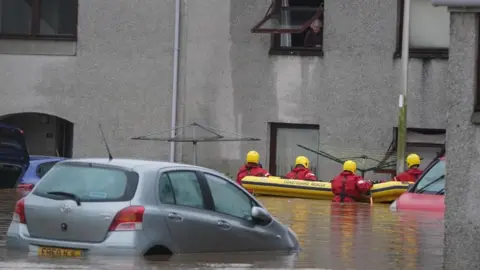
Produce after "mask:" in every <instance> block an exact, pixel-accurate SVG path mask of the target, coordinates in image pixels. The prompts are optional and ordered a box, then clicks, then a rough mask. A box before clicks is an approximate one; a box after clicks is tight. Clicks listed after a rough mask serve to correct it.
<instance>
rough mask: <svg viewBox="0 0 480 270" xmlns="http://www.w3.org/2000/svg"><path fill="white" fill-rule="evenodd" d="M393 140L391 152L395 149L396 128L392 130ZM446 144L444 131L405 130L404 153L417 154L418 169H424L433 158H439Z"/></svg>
mask: <svg viewBox="0 0 480 270" xmlns="http://www.w3.org/2000/svg"><path fill="white" fill-rule="evenodd" d="M393 134H394V140H393V142H392V143H393V147H394V148H393V150H394V151H396V149H397V138H398V128H397V127H394V128H393ZM445 142H446V130H445V129H435V128H407V138H406V153H405V155H406V156H407V155H409V154H412V153H415V154H418V155H419V156H420V157H421V159H422V163H421V164H420V169H421V170H423V169H425V167H426V166H428V165H429V164H430V163H431V162H432V161H433V160H435V158H437V157H439V156H440V155H441V154H442V153H443V151H444V149H445Z"/></svg>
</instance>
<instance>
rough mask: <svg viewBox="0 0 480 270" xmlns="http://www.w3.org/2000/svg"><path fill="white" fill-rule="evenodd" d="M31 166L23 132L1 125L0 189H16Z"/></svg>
mask: <svg viewBox="0 0 480 270" xmlns="http://www.w3.org/2000/svg"><path fill="white" fill-rule="evenodd" d="M29 164H30V156H29V154H28V148H27V144H26V142H25V136H24V134H23V131H22V130H21V129H19V128H16V127H12V126H9V125H5V124H2V123H0V189H2V188H14V187H15V186H16V185H17V183H18V181H19V179H20V178H22V176H23V175H24V174H25V172H26V170H27V169H28V166H29Z"/></svg>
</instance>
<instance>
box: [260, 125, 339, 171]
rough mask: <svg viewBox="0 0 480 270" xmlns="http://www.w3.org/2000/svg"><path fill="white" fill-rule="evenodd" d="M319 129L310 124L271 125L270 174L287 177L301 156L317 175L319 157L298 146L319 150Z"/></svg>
mask: <svg viewBox="0 0 480 270" xmlns="http://www.w3.org/2000/svg"><path fill="white" fill-rule="evenodd" d="M319 128H320V127H319V126H318V125H309V124H286V123H270V166H269V172H270V174H271V175H278V176H285V175H286V174H287V173H288V172H290V170H292V169H293V167H294V165H295V158H296V157H297V156H300V155H301V156H306V157H307V158H308V159H309V160H310V170H311V171H312V172H313V173H316V171H317V165H318V161H319V156H318V155H317V154H315V153H312V152H310V151H307V150H305V149H303V148H301V147H299V146H298V145H302V146H306V147H308V148H309V149H314V150H318V149H319V143H320V136H319ZM327 166H331V164H327ZM323 171H325V170H323Z"/></svg>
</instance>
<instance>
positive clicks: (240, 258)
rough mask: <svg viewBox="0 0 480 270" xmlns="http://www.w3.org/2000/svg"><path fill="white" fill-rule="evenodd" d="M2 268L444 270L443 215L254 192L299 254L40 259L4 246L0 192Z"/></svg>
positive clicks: (6, 196) (5, 216) (6, 207)
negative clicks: (291, 236) (295, 241)
mask: <svg viewBox="0 0 480 270" xmlns="http://www.w3.org/2000/svg"><path fill="white" fill-rule="evenodd" d="M0 198H1V199H0V202H1V204H0V246H1V247H0V258H1V259H2V262H1V263H0V269H117V270H120V269H167V268H168V269H198V268H216V269H232V268H234V269H248V268H316V269H323V268H324V269H339V270H341V269H375V270H383V269H385V270H386V269H392V270H394V269H428V270H434V269H442V256H443V254H442V252H443V218H442V217H439V216H435V215H426V214H421V215H419V214H408V215H406V214H398V213H391V212H390V211H389V209H388V205H383V204H375V205H373V206H370V205H368V204H353V205H332V204H331V203H330V202H329V201H315V200H303V199H286V198H275V197H260V200H261V201H262V202H263V203H264V204H265V205H266V206H267V208H268V209H269V211H270V212H271V213H272V214H273V215H274V216H275V217H277V218H278V219H279V220H281V221H282V222H283V223H285V224H287V225H288V226H291V227H292V228H293V230H294V231H295V232H296V233H297V236H298V238H299V241H300V243H301V247H302V250H301V251H300V252H299V253H298V254H221V255H219V254H214V255H195V256H193V255H192V256H190V255H188V256H187V255H184V256H174V257H172V258H170V259H169V260H165V258H151V259H149V260H145V259H142V258H116V257H109V258H96V257H95V258H93V257H89V258H85V259H42V258H37V257H35V256H28V255H26V254H15V253H12V252H7V250H6V249H5V248H4V245H5V243H4V235H5V232H6V229H7V227H8V224H9V223H10V219H11V212H12V211H13V208H14V204H15V201H16V196H15V195H14V194H13V193H11V192H1V193H0Z"/></svg>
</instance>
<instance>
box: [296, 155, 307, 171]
mask: <svg viewBox="0 0 480 270" xmlns="http://www.w3.org/2000/svg"><path fill="white" fill-rule="evenodd" d="M297 165H302V166H303V167H305V168H308V166H309V165H310V161H309V160H308V158H307V157H305V156H298V157H297V158H296V159H295V167H296V166H297Z"/></svg>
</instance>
